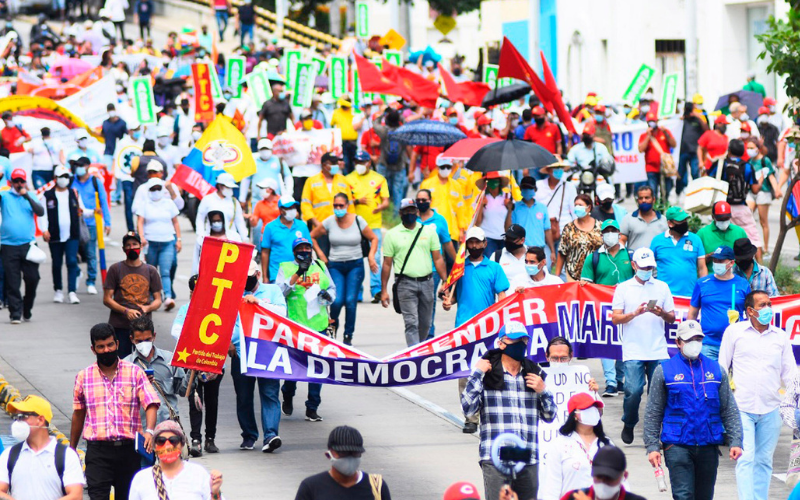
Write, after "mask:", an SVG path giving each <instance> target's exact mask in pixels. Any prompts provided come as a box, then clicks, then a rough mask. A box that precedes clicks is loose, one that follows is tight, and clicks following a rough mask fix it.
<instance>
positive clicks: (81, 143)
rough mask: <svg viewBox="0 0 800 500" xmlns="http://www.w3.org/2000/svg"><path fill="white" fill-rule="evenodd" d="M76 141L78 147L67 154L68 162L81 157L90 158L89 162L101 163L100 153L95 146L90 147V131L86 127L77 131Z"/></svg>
mask: <svg viewBox="0 0 800 500" xmlns="http://www.w3.org/2000/svg"><path fill="white" fill-rule="evenodd" d="M75 142H76V143H77V145H78V147H77V148H75V149H73V150H72V151H71V152H70V153H69V154H68V155H67V162H70V161H75V160H78V159H79V158H83V157H86V158H89V163H100V155H99V154H97V151H95V150H94V148H90V147H89V133H88V132H87V131H86V130H84V129H79V130H78V131H77V132H75Z"/></svg>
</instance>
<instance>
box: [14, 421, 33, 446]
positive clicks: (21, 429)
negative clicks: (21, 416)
mask: <svg viewBox="0 0 800 500" xmlns="http://www.w3.org/2000/svg"><path fill="white" fill-rule="evenodd" d="M30 435H31V426H30V424H28V422H22V421H17V422H12V423H11V436H12V437H13V438H14V439H16V440H17V441H20V442H22V441H25V440H26V439H28V436H30Z"/></svg>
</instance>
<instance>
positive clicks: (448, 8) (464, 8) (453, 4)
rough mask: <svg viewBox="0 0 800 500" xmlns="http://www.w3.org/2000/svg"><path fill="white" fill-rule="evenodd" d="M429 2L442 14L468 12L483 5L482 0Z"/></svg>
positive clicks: (439, 0) (433, 0) (429, 0)
mask: <svg viewBox="0 0 800 500" xmlns="http://www.w3.org/2000/svg"><path fill="white" fill-rule="evenodd" d="M407 1H409V2H410V1H411V0H407ZM428 3H429V4H430V6H431V8H432V9H433V10H435V11H437V12H441V13H442V14H450V13H453V14H466V13H467V12H472V11H473V10H478V9H479V8H480V7H481V0H428Z"/></svg>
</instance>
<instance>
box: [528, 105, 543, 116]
mask: <svg viewBox="0 0 800 500" xmlns="http://www.w3.org/2000/svg"><path fill="white" fill-rule="evenodd" d="M531 114H533V115H534V116H544V108H543V107H541V106H534V107H533V109H532V110H531Z"/></svg>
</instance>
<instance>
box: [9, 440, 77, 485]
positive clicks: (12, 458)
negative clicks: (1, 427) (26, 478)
mask: <svg viewBox="0 0 800 500" xmlns="http://www.w3.org/2000/svg"><path fill="white" fill-rule="evenodd" d="M22 445H23V443H17V444H15V445H14V446H12V447H11V450H10V451H9V453H8V464H7V465H6V466H7V468H8V482H9V488H10V489H9V492H11V491H12V490H11V488H12V487H13V484H14V483H13V482H12V479H11V475H12V474H13V473H14V467H16V465H17V460H19V455H20V453H22ZM66 457H67V445H66V444H64V443H61V442H56V451H55V462H56V473H58V477H59V478H60V479H61V493H63V494H64V495H66V494H67V489H66V488H64V464H65V463H66Z"/></svg>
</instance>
